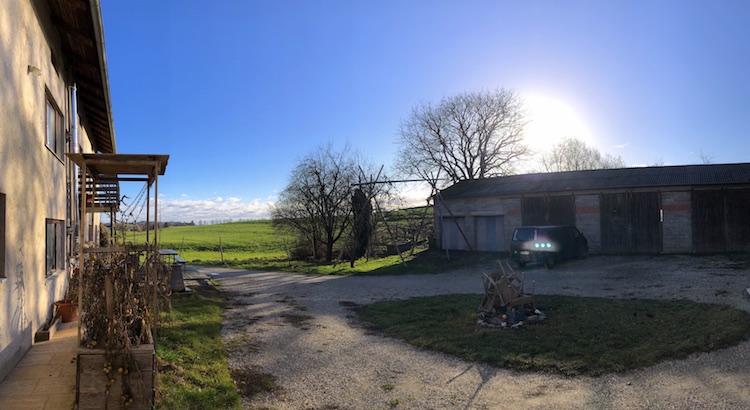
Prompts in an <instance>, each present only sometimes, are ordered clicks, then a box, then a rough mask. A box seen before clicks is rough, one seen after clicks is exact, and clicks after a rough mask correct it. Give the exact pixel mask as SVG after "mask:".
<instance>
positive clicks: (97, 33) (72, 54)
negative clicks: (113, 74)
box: [47, 0, 117, 154]
mask: <svg viewBox="0 0 750 410" xmlns="http://www.w3.org/2000/svg"><path fill="white" fill-rule="evenodd" d="M47 4H48V5H49V8H50V13H51V19H52V24H53V25H54V26H55V28H56V29H57V32H58V33H59V36H60V42H61V44H62V51H63V55H64V58H65V62H66V64H67V66H68V67H70V69H71V71H72V81H73V82H74V83H75V84H76V86H77V88H78V100H79V102H78V106H79V109H78V111H79V112H80V114H81V122H82V123H83V124H84V125H85V127H86V129H87V132H88V135H89V136H90V137H91V139H92V143H93V145H94V151H95V152H101V153H109V154H114V153H116V152H117V144H116V140H115V128H114V121H113V118H112V104H111V100H110V95H109V76H108V74H107V55H106V52H105V47H104V24H103V23H102V12H101V6H100V4H99V0H47Z"/></svg>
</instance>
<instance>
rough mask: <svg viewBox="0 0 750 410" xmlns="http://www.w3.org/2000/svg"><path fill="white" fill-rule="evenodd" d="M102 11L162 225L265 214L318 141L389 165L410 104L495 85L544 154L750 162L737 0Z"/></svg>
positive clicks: (107, 3) (183, 2)
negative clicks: (511, 94) (157, 171)
mask: <svg viewBox="0 0 750 410" xmlns="http://www.w3.org/2000/svg"><path fill="white" fill-rule="evenodd" d="M102 9H103V21H104V32H105V45H106V50H107V64H108V68H109V80H110V93H111V97H112V106H113V113H114V121H115V130H116V135H117V146H118V152H119V153H126V154H169V155H170V160H169V165H168V167H167V173H166V175H165V176H164V177H162V178H161V179H160V184H159V196H160V199H159V200H160V212H161V216H160V219H161V220H167V221H171V220H186V221H189V220H194V221H196V222H198V220H212V219H228V218H232V219H234V220H237V219H240V218H263V217H267V216H268V215H269V210H268V203H270V202H273V201H274V200H275V198H276V195H277V194H278V193H279V192H280V191H281V190H283V189H284V187H285V186H286V184H287V181H288V178H289V175H290V172H291V170H292V168H293V167H294V165H295V164H296V163H297V161H298V160H299V159H300V158H302V157H303V156H305V155H306V154H308V153H310V152H312V151H313V150H315V149H316V148H317V147H319V146H321V145H324V144H326V143H329V142H330V143H332V144H333V145H334V147H343V146H344V145H345V144H347V143H348V144H349V145H351V147H352V148H354V149H357V150H359V151H360V152H362V153H363V154H364V156H366V157H367V158H369V159H370V161H371V162H372V163H374V164H376V165H385V166H386V168H388V167H390V166H391V165H392V164H393V161H394V159H395V154H396V151H397V145H396V143H395V142H396V131H397V129H398V125H399V123H400V122H401V120H403V119H405V118H407V117H408V115H409V113H410V111H411V109H412V107H414V106H415V105H418V104H420V103H425V102H438V101H439V100H440V99H441V98H442V97H444V96H450V95H454V94H457V93H461V92H465V91H479V90H489V89H495V88H498V87H502V88H508V89H514V90H517V91H518V92H519V93H520V94H521V95H522V96H523V97H524V98H525V99H526V101H527V110H528V113H529V116H530V118H531V119H532V121H533V122H532V124H531V125H530V128H529V130H528V136H529V142H530V144H531V145H532V147H534V148H536V149H537V150H538V151H541V150H543V149H544V147H547V146H550V145H552V144H554V143H555V142H556V141H559V139H560V138H561V137H564V136H572V137H577V138H580V139H582V140H584V141H586V142H587V143H588V144H590V145H592V146H594V147H596V148H598V149H599V150H600V151H601V152H603V153H608V154H612V155H619V156H621V157H622V159H623V160H624V161H625V163H626V164H628V165H629V166H642V165H652V164H655V163H660V164H664V165H681V164H695V163H701V162H702V160H701V154H703V155H704V156H706V157H710V158H711V160H712V161H713V162H714V163H732V162H750V115H748V108H750V74H748V73H750V24H748V19H747V17H748V16H750V2H746V1H742V0H738V1H711V2H709V1H701V2H696V1H617V2H614V1H613V2H609V1H605V2H601V1H583V2H576V1H541V0H540V1H477V0H468V1H438V0H432V1H416V0H401V1H390V0H378V1H318V0H315V1H302V0H300V1H283V0H282V1H256V0H235V1H229V0H211V1H197V0H180V1H177V0H175V1H166V0H161V1H159V0H104V1H102ZM123 188H124V189H125V190H126V191H127V190H128V189H134V190H135V191H136V193H137V190H138V189H140V187H135V188H129V187H123ZM406 195H416V196H420V195H422V196H424V194H423V193H420V192H416V193H415V192H414V190H411V191H410V192H407V193H406ZM129 196H131V195H129ZM132 196H134V195H132Z"/></svg>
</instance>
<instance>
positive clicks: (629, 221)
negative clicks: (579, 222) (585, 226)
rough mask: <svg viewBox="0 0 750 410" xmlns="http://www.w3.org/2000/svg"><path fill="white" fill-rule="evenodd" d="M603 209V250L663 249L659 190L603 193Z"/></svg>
mask: <svg viewBox="0 0 750 410" xmlns="http://www.w3.org/2000/svg"><path fill="white" fill-rule="evenodd" d="M600 209H601V229H602V252H604V253H659V252H661V250H662V235H661V214H660V209H661V207H660V204H659V193H658V192H626V193H621V194H602V195H601V201H600Z"/></svg>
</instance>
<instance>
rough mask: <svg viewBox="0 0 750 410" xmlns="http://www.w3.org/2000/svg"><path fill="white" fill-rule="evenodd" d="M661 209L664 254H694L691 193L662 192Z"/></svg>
mask: <svg viewBox="0 0 750 410" xmlns="http://www.w3.org/2000/svg"><path fill="white" fill-rule="evenodd" d="M661 209H662V238H663V240H662V249H663V252H664V253H682V252H692V250H693V223H692V197H691V195H690V192H689V191H683V192H662V193H661Z"/></svg>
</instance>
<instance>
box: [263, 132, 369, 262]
mask: <svg viewBox="0 0 750 410" xmlns="http://www.w3.org/2000/svg"><path fill="white" fill-rule="evenodd" d="M356 177H357V165H356V162H355V155H353V154H352V153H351V151H350V149H349V147H348V146H347V147H346V148H344V149H343V150H342V151H341V152H334V151H333V147H332V145H331V144H328V145H327V146H325V147H320V148H318V149H317V150H316V151H315V152H313V153H311V154H309V155H307V156H306V157H304V158H303V159H302V160H301V161H299V163H298V164H297V166H296V167H295V168H294V170H293V171H292V175H291V178H290V181H289V184H288V185H287V187H286V188H285V189H284V190H283V191H282V192H281V194H280V195H279V200H278V201H277V202H276V204H275V205H274V206H273V207H272V209H271V213H272V217H273V223H274V226H276V227H278V228H288V229H291V230H293V231H296V232H297V233H299V234H300V235H302V236H304V237H305V238H307V240H308V241H309V243H310V246H311V247H312V251H313V256H314V257H315V258H318V255H317V252H318V249H319V248H321V247H322V248H324V249H325V260H326V262H330V261H331V260H332V259H333V247H334V244H335V243H336V242H337V241H338V240H339V239H340V238H341V236H342V235H343V234H344V233H345V232H346V231H347V229H348V228H349V227H350V224H351V222H352V218H351V206H350V200H351V184H352V183H354V182H355V181H356V179H357V178H356Z"/></svg>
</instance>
